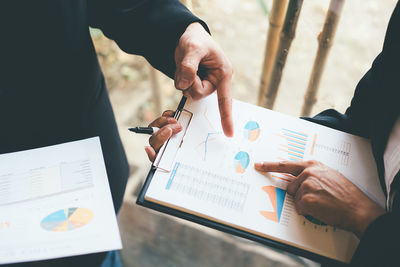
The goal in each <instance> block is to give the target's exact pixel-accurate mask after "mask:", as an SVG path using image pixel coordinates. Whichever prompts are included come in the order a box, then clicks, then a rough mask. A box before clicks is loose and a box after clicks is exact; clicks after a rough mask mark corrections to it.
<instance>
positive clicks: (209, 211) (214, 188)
mask: <svg viewBox="0 0 400 267" xmlns="http://www.w3.org/2000/svg"><path fill="white" fill-rule="evenodd" d="M185 109H186V110H189V111H191V112H192V113H193V117H192V118H191V121H190V123H189V126H188V127H187V129H186V133H184V132H181V133H180V134H178V135H177V136H174V137H173V138H172V139H171V140H170V144H171V145H170V144H168V145H167V147H166V151H165V153H164V155H163V157H162V158H161V162H160V164H161V165H162V163H163V161H164V163H165V162H169V161H170V162H171V163H167V165H168V164H171V171H170V172H166V171H163V170H161V169H158V170H157V171H156V173H155V175H154V177H153V179H152V181H151V183H150V186H149V188H148V190H147V193H146V196H145V199H146V200H148V201H152V202H156V203H159V204H162V205H165V206H169V207H173V208H176V209H179V210H181V211H186V212H189V213H192V214H197V215H199V216H203V217H206V218H207V219H210V218H211V219H212V220H214V221H217V222H220V223H223V224H227V225H230V226H233V227H235V228H239V229H242V230H245V231H248V232H251V233H255V234H257V235H260V236H264V237H267V238H270V239H273V240H276V241H279V242H283V243H285V244H289V245H292V246H295V247H298V248H301V249H304V250H307V251H311V252H313V253H317V254H320V255H323V256H326V257H329V258H333V259H336V260H340V261H344V262H348V261H349V260H350V259H351V256H352V255H353V253H354V251H355V249H356V247H357V244H358V242H359V241H358V239H357V238H356V236H355V235H353V234H352V233H350V232H346V231H343V230H340V229H335V228H333V227H330V226H327V225H325V224H324V223H322V222H320V221H318V220H316V219H314V218H312V217H303V216H299V215H298V214H297V213H296V211H295V207H294V203H293V199H292V197H291V196H289V195H288V194H287V193H286V190H285V189H286V187H287V184H288V183H289V182H290V181H291V180H292V179H294V177H293V176H291V175H287V174H278V173H269V174H267V175H263V174H260V173H258V172H256V171H255V170H254V163H255V162H259V161H281V160H291V161H301V160H310V159H316V160H319V161H321V162H323V163H325V164H326V165H328V166H330V167H332V168H334V169H337V170H339V171H340V172H341V173H342V174H344V175H345V176H346V177H348V178H349V179H351V181H352V182H353V183H354V184H356V185H357V186H358V187H360V188H361V189H362V190H363V191H364V192H366V193H367V194H368V195H369V196H370V198H372V199H373V200H375V201H376V202H378V203H379V204H381V205H382V206H383V205H384V202H385V197H384V195H383V192H382V190H381V187H380V184H379V181H378V175H377V170H376V167H375V163H374V160H373V156H372V152H371V149H370V146H369V141H368V140H366V139H363V138H360V137H356V136H354V135H349V134H346V133H343V132H340V131H336V130H333V129H330V128H327V127H324V126H320V125H317V124H314V123H310V122H308V121H305V120H301V119H298V118H294V117H291V116H287V115H283V114H280V113H277V112H273V111H270V110H267V109H263V108H260V107H257V106H253V105H250V104H246V103H243V102H239V101H235V100H234V101H233V118H234V126H235V134H234V137H233V138H226V137H225V136H224V134H223V132H222V128H221V124H220V118H219V112H218V105H217V99H216V96H215V95H211V96H210V97H207V98H206V99H203V100H201V101H198V102H194V101H190V100H188V102H187V103H186V105H185ZM185 116H186V117H185ZM188 118H189V115H188V114H187V113H186V112H183V113H182V115H181V118H180V119H179V121H182V123H183V124H186V121H188V120H189V119H188ZM183 135H184V138H183V143H182V146H181V148H180V149H178V150H177V145H173V144H177V143H179V142H180V141H179V140H180V139H181V138H182V137H183ZM174 140H175V141H174ZM176 140H178V141H176ZM171 151H172V152H171ZM173 151H177V152H176V153H174V152H173ZM164 157H169V158H164ZM171 157H173V160H172V161H171ZM164 165H165V164H164Z"/></svg>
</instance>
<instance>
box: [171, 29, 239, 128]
mask: <svg viewBox="0 0 400 267" xmlns="http://www.w3.org/2000/svg"><path fill="white" fill-rule="evenodd" d="M175 62H176V73H175V87H176V88H177V89H179V90H182V91H183V94H184V95H185V96H191V97H192V98H193V99H200V98H202V97H204V96H207V95H209V94H211V93H212V92H214V90H217V95H218V104H219V112H220V114H221V123H222V128H223V130H224V133H225V135H226V136H232V135H233V122H232V97H231V81H232V75H233V69H232V66H231V63H230V62H229V60H228V59H227V58H226V56H225V55H224V53H223V51H222V49H221V48H220V47H219V46H218V45H217V43H216V42H215V41H214V40H213V39H212V38H211V36H210V35H209V34H208V33H207V32H206V30H205V29H204V28H203V26H201V24H200V23H197V22H196V23H192V24H190V25H189V26H188V27H187V28H186V31H185V32H184V33H183V35H182V36H181V38H180V40H179V43H178V46H177V47H176V50H175ZM199 66H201V67H202V68H203V69H204V70H205V77H201V78H200V77H199V76H198V75H197V71H198V69H199Z"/></svg>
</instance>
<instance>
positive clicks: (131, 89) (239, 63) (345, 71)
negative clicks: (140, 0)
mask: <svg viewBox="0 0 400 267" xmlns="http://www.w3.org/2000/svg"><path fill="white" fill-rule="evenodd" d="M259 1H261V0H259ZM259 1H256V0H252V1H250V0H241V1H239V0H224V1H217V0H197V1H194V8H193V10H194V13H196V14H197V15H198V16H200V17H201V18H202V19H204V20H205V21H206V22H207V24H208V25H209V27H210V29H211V31H212V34H213V37H214V38H215V39H216V40H217V41H218V43H219V44H220V45H221V47H222V48H223V49H224V51H225V53H226V54H227V56H228V57H229V58H230V60H231V61H232V63H233V66H234V69H235V75H234V80H233V88H232V92H233V96H234V97H235V98H236V99H239V100H243V101H246V102H249V103H253V104H254V103H256V98H257V91H258V86H259V80H260V73H261V66H262V61H263V56H264V46H265V37H266V32H267V29H268V21H267V20H268V18H267V16H266V15H265V14H264V13H263V11H262V9H261V8H260V5H259ZM271 1H272V0H267V1H266V3H267V5H268V6H271ZM395 3H396V1H395V0H386V1H374V0H352V1H346V3H345V7H344V10H343V14H342V18H341V20H340V24H339V28H338V32H337V35H336V37H335V44H334V46H333V47H332V49H331V53H330V55H329V58H328V62H327V66H326V68H325V72H324V75H323V78H322V82H321V86H320V91H319V94H318V102H317V103H316V105H315V107H314V109H313V113H314V114H316V113H317V112H318V111H320V110H323V109H326V108H332V107H333V108H336V109H338V110H339V111H342V112H343V111H344V110H345V108H346V107H347V106H348V104H349V101H350V99H351V96H352V94H353V91H354V88H355V86H356V84H357V82H358V80H359V79H360V78H361V77H362V75H363V73H365V72H366V70H368V68H369V67H370V65H371V63H372V60H373V59H374V57H375V56H376V55H377V54H378V53H379V50H380V49H381V46H382V42H383V37H384V34H385V29H386V26H387V22H388V20H389V17H390V14H391V12H392V10H393V8H394V5H395ZM328 6H329V0H306V1H304V4H303V9H302V12H301V15H300V21H299V25H298V30H297V35H296V39H295V40H294V41H293V44H292V48H291V51H290V54H289V57H288V60H287V64H286V68H285V70H284V73H283V77H282V83H281V87H280V91H279V95H278V97H277V102H276V105H275V110H277V111H280V112H284V113H287V114H290V115H294V116H298V115H299V113H300V109H301V106H302V101H303V95H304V93H305V90H306V88H307V83H308V77H309V75H310V73H311V68H312V64H313V60H314V57H315V53H316V48H317V40H316V36H317V35H318V33H319V31H320V30H321V28H322V25H323V22H324V14H325V13H326V11H327V8H328ZM93 38H94V42H95V46H96V50H97V52H98V55H99V59H100V63H101V65H102V67H103V70H104V73H105V77H106V82H107V85H108V88H109V92H110V97H111V101H112V103H113V106H114V111H115V115H116V119H117V123H118V126H119V129H120V134H121V137H122V141H123V143H124V145H125V149H126V151H127V155H128V160H129V162H130V165H131V171H132V175H131V177H130V179H129V182H128V187H127V191H126V195H125V201H124V205H123V207H122V210H121V212H120V214H119V225H120V229H121V236H122V238H123V243H124V249H123V250H122V251H121V256H122V260H123V263H124V266H317V264H315V263H313V262H311V261H308V260H305V259H303V258H299V257H296V256H293V255H290V254H287V253H282V252H280V251H276V250H273V249H271V248H268V247H265V246H262V245H258V244H255V243H253V242H249V241H246V240H243V239H240V238H236V237H233V236H231V235H227V234H224V233H221V232H218V231H215V230H212V229H208V228H205V227H202V226H199V225H196V224H193V223H189V222H185V221H183V220H180V219H176V218H173V217H171V216H168V215H164V214H161V213H157V212H153V211H151V210H148V209H144V208H142V207H139V206H137V205H136V204H134V202H135V199H136V196H135V192H136V189H137V187H138V186H140V185H141V183H142V181H143V179H144V178H145V175H146V173H147V171H148V169H149V166H150V164H149V162H148V160H147V157H146V155H145V153H144V150H143V147H144V146H145V145H146V143H147V138H148V137H146V136H138V135H132V134H130V133H129V132H128V131H127V128H128V127H129V126H133V125H146V124H148V123H149V122H150V121H152V120H153V119H154V118H155V117H156V116H157V115H158V114H157V112H156V110H157V109H156V107H155V106H154V103H153V102H152V101H151V98H152V92H151V88H152V84H151V82H150V76H151V74H152V71H151V67H150V66H149V64H148V63H147V62H146V61H145V60H144V59H143V58H141V57H137V56H131V55H127V54H125V53H124V52H121V51H120V50H119V49H118V47H117V46H116V45H115V44H114V43H113V42H111V41H109V40H107V39H106V38H105V37H104V36H102V35H101V33H100V32H99V31H96V30H94V31H93ZM300 66H301V67H300ZM153 73H154V72H153ZM156 76H157V81H158V83H159V86H160V88H161V90H162V94H163V99H162V100H163V103H162V109H166V108H170V109H174V107H176V104H177V101H178V100H179V98H180V95H179V93H178V92H176V91H175V89H174V86H173V82H172V81H171V80H169V79H168V78H167V77H165V76H164V75H162V74H159V73H156Z"/></svg>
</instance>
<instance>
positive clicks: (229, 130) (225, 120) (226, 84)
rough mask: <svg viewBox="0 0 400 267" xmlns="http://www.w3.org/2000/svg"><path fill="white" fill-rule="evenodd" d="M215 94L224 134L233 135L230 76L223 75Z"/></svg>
mask: <svg viewBox="0 0 400 267" xmlns="http://www.w3.org/2000/svg"><path fill="white" fill-rule="evenodd" d="M217 95H218V106H219V113H220V116H221V124H222V129H223V130H224V134H225V135H226V136H228V137H231V136H233V121H232V96H231V76H228V77H224V78H223V79H222V81H221V82H220V83H219V85H218V88H217Z"/></svg>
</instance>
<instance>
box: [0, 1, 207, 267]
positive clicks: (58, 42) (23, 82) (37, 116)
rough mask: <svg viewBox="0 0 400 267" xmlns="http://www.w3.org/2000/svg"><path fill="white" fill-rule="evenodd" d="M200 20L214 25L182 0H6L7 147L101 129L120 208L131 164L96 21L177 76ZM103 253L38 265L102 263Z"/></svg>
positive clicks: (1, 143)
mask: <svg viewBox="0 0 400 267" xmlns="http://www.w3.org/2000/svg"><path fill="white" fill-rule="evenodd" d="M196 21H197V22H200V23H202V24H203V26H204V27H206V25H205V24H204V23H203V22H202V21H200V20H199V19H198V18H197V17H195V16H194V15H193V14H191V13H190V12H189V11H188V10H187V9H186V8H185V7H184V6H183V5H182V4H180V2H179V1H178V0H38V1H31V0H2V1H0V53H1V57H0V78H1V79H0V154H1V153H7V152H13V151H19V150H25V149H30V148H36V147H41V146H47V145H52V144H58V143H62V142H67V141H72V140H78V139H83V138H88V137H92V136H100V140H101V144H102V149H103V153H104V159H105V163H106V169H107V173H108V177H109V183H110V187H111V193H112V196H113V201H114V206H115V210H116V211H118V209H119V207H120V206H121V203H122V197H123V195H124V190H125V185H126V180H127V177H128V174H129V170H128V164H127V160H126V157H125V152H124V149H123V147H122V144H121V141H120V137H119V134H118V131H117V127H116V123H115V119H114V114H113V111H112V108H111V105H110V102H109V99H108V94H107V90H106V86H105V84H104V79H103V75H102V73H101V70H100V67H99V63H98V61H97V57H96V53H95V50H94V47H93V43H92V40H91V37H90V34H89V26H91V27H96V28H100V29H101V30H102V31H103V32H104V34H105V35H106V36H107V37H109V38H111V39H113V40H115V41H116V42H117V44H118V45H119V46H120V47H121V48H122V49H123V50H124V51H126V52H127V53H132V54H138V55H142V56H144V57H145V58H146V59H147V60H148V61H149V62H150V63H151V64H152V65H153V66H155V67H156V68H158V69H160V70H161V71H163V72H164V73H166V74H167V75H169V76H170V77H172V76H173V75H174V72H175V62H174V51H175V47H176V44H177V42H178V40H179V38H180V36H181V35H182V33H183V32H184V31H185V29H186V27H187V26H188V25H189V24H190V23H192V22H196ZM103 258H104V253H100V254H94V255H87V256H80V257H72V258H68V259H61V260H52V261H46V262H40V263H38V265H40V266H43V265H45V266H47V265H49V266H53V265H54V266H96V265H97V266H98V265H99V264H100V263H101V262H102V260H103ZM24 266H25V265H24Z"/></svg>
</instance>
